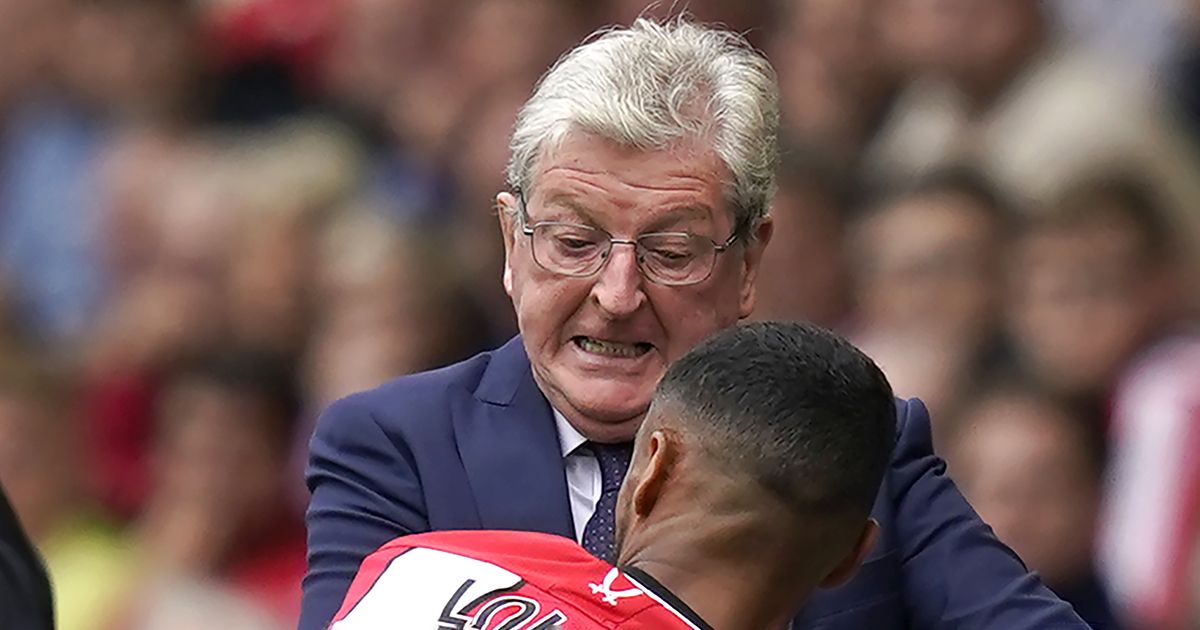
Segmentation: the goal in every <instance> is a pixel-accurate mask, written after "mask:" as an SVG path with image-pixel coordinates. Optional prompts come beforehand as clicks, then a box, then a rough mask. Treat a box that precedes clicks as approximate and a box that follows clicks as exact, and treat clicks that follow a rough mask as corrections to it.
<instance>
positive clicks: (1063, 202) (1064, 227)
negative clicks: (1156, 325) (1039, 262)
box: [1024, 168, 1180, 261]
mask: <svg viewBox="0 0 1200 630" xmlns="http://www.w3.org/2000/svg"><path fill="white" fill-rule="evenodd" d="M1114 219H1115V220H1117V221H1119V222H1121V223H1123V224H1125V225H1127V226H1128V227H1130V228H1131V229H1133V230H1134V232H1135V233H1136V235H1137V239H1138V250H1139V253H1140V254H1141V255H1142V256H1143V258H1144V259H1146V260H1155V261H1161V260H1170V259H1172V258H1174V257H1175V256H1176V255H1178V253H1179V251H1178V250H1179V247H1180V244H1179V242H1178V240H1177V238H1178V230H1176V228H1175V226H1174V224H1173V221H1172V218H1171V217H1170V215H1169V212H1168V210H1167V205H1166V202H1165V200H1164V199H1163V197H1162V195H1161V193H1160V191H1159V190H1158V189H1157V188H1155V187H1154V185H1153V184H1152V183H1151V182H1150V181H1148V180H1147V179H1146V178H1144V177H1141V176H1139V175H1137V174H1136V173H1134V172H1132V171H1131V170H1126V169H1120V168H1114V169H1110V170H1107V171H1098V172H1095V173H1091V174H1089V175H1087V176H1085V177H1081V178H1080V179H1078V180H1077V181H1075V182H1074V183H1073V184H1072V185H1070V186H1068V187H1067V188H1066V189H1065V190H1064V191H1063V192H1062V194H1061V195H1059V197H1058V198H1057V199H1056V200H1055V202H1054V203H1053V204H1052V205H1051V208H1050V211H1049V212H1047V213H1045V214H1043V215H1040V216H1036V217H1033V218H1031V219H1030V220H1029V221H1028V222H1027V223H1026V225H1025V230H1024V232H1025V233H1045V232H1062V231H1070V230H1074V229H1076V228H1079V227H1082V226H1092V225H1097V224H1102V223H1105V222H1110V221H1112V220H1114Z"/></svg>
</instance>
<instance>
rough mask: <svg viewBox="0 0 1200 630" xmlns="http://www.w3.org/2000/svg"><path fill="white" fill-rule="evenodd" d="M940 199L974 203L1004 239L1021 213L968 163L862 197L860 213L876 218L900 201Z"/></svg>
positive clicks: (953, 165) (984, 175) (944, 167)
mask: <svg viewBox="0 0 1200 630" xmlns="http://www.w3.org/2000/svg"><path fill="white" fill-rule="evenodd" d="M940 196H950V197H956V198H960V199H967V200H969V201H971V202H972V203H973V205H974V206H975V207H976V208H978V209H979V210H980V211H981V212H983V213H984V215H986V216H987V218H988V219H990V220H991V222H992V223H993V224H995V226H996V227H997V229H998V231H999V233H1000V235H1001V236H1002V237H1007V236H1008V235H1009V234H1011V233H1012V232H1013V231H1014V226H1015V225H1016V224H1017V222H1018V221H1017V218H1018V217H1019V216H1020V215H1021V214H1022V212H1021V210H1020V208H1018V206H1017V204H1016V203H1015V202H1014V201H1013V200H1012V199H1010V198H1009V197H1007V196H1005V195H1004V193H1002V192H1001V191H1000V188H999V187H998V186H997V185H996V183H995V182H994V181H992V179H991V178H989V177H988V176H987V174H985V173H984V172H983V171H981V170H979V169H978V168H975V167H973V166H971V165H969V164H965V163H949V164H945V165H942V166H939V167H938V168H935V169H933V170H931V171H930V172H928V173H925V174H923V175H920V176H918V177H915V178H913V179H911V180H905V181H904V182H903V183H901V184H899V185H896V186H891V187H883V188H881V189H878V190H875V191H871V192H869V193H867V194H865V195H864V196H863V197H864V199H863V205H862V206H861V207H860V208H859V214H860V215H862V216H864V217H866V216H873V215H875V214H877V213H879V212H882V211H883V210H884V209H886V208H890V207H892V206H894V205H895V204H897V203H898V202H900V201H909V200H912V199H925V198H929V197H940Z"/></svg>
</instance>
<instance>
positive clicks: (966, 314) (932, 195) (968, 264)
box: [851, 168, 1012, 435]
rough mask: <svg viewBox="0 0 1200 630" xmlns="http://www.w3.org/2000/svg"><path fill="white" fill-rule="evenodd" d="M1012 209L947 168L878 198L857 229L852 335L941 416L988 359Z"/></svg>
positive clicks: (899, 386)
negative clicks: (854, 306)
mask: <svg viewBox="0 0 1200 630" xmlns="http://www.w3.org/2000/svg"><path fill="white" fill-rule="evenodd" d="M1011 213H1012V210H1011V208H1010V207H1009V204H1008V203H1007V201H1005V200H1004V199H1002V198H1001V197H1000V195H998V194H997V193H996V192H995V191H993V190H992V188H991V187H990V185H989V183H988V182H987V181H986V180H985V179H983V178H982V177H981V176H980V175H979V174H977V173H975V172H973V171H971V170H969V169H963V168H948V169H945V170H942V171H939V172H936V173H931V174H929V175H928V176H927V177H926V178H924V179H922V181H920V182H918V183H916V184H915V185H913V186H911V187H909V188H907V189H900V190H899V192H897V193H894V194H891V195H887V196H884V197H882V198H881V199H880V200H879V201H877V202H875V203H873V204H872V205H871V206H870V207H868V208H867V210H866V213H865V214H864V215H863V216H862V217H860V218H859V219H858V220H857V221H856V225H855V226H854V229H853V234H852V236H851V238H852V248H851V269H852V271H853V274H854V275H853V278H854V286H855V299H856V302H857V304H856V307H857V310H856V319H855V321H854V322H853V323H852V325H851V335H852V337H853V338H854V339H855V340H856V342H857V343H859V344H861V346H862V347H863V348H864V350H866V351H867V352H868V353H869V354H871V356H872V357H873V358H875V359H876V360H877V361H879V362H880V365H881V366H882V367H883V369H884V371H885V372H887V374H888V376H889V378H890V379H892V380H893V386H894V387H895V388H896V391H897V392H900V393H901V394H902V395H920V396H921V397H922V398H923V399H924V400H925V402H926V404H928V405H929V406H930V408H931V411H932V417H933V418H935V420H934V422H935V427H934V431H935V435H936V434H937V433H938V431H939V427H938V426H937V424H936V423H938V422H939V421H938V420H937V418H945V417H946V416H947V415H949V411H950V408H951V407H952V406H953V404H954V402H955V398H956V392H957V391H958V390H959V389H960V388H961V387H963V386H964V385H965V384H966V382H968V380H967V379H970V375H971V374H972V373H973V372H975V371H978V370H980V369H982V368H983V367H984V364H985V363H986V362H987V361H989V360H990V359H991V358H992V354H993V353H994V351H995V347H996V340H997V335H998V331H999V325H1000V310H1001V309H1000V303H1001V302H1000V299H1001V297H1002V295H1001V294H1000V291H999V284H1000V280H1001V278H1002V266H1001V264H1000V261H1001V260H1002V257H1003V255H1004V253H1005V251H1006V249H1007V241H1008V234H1009V230H1010V223H1011V221H1010V215H1011Z"/></svg>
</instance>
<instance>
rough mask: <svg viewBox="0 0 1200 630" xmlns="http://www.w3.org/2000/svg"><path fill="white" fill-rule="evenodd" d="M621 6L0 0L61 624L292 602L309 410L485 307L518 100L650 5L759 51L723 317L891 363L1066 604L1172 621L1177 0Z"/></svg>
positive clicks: (41, 527) (508, 324) (1193, 45)
mask: <svg viewBox="0 0 1200 630" xmlns="http://www.w3.org/2000/svg"><path fill="white" fill-rule="evenodd" d="M647 4H648V2H647V0H590V1H589V0H192V1H191V2H188V1H186V0H0V483H2V484H3V486H4V488H5V491H6V492H7V493H8V494H9V496H10V497H11V499H12V501H13V503H14V507H15V508H16V510H17V512H18V514H19V516H20V518H21V520H22V523H23V524H24V526H25V527H26V529H27V530H28V531H29V533H30V535H31V536H32V538H33V539H34V540H35V542H36V544H37V545H38V547H39V549H40V550H41V551H42V553H43V554H44V556H45V559H46V562H47V564H48V567H49V570H50V572H51V575H52V579H53V582H54V586H55V590H56V605H57V610H58V616H59V622H60V627H61V628H62V629H63V630H89V629H95V630H117V629H125V628H129V629H138V630H141V629H146V630H150V629H159V628H170V629H172V630H179V629H183V630H187V629H188V628H214V627H219V628H229V629H234V630H237V629H242V628H245V629H264V630H269V629H273V628H288V627H294V625H295V620H296V617H297V614H298V609H299V597H300V591H299V580H300V577H301V576H302V575H303V572H304V529H303V521H302V512H303V508H304V505H305V502H306V499H307V497H306V493H305V490H304V487H303V481H302V471H303V465H304V457H305V452H306V445H307V438H308V435H309V434H310V432H311V427H312V423H313V422H314V420H315V417H316V415H317V413H319V412H320V410H321V409H323V408H324V406H325V405H327V404H328V403H329V402H331V401H332V400H334V399H336V398H338V397H340V396H343V395H346V394H348V393H350V392H353V391H356V390H359V389H363V388H367V387H371V386H373V385H376V384H378V383H381V382H383V381H384V380H387V379H389V378H391V377H394V376H397V375H401V374H405V373H411V372H414V371H419V370H424V369H428V368H432V367H436V366H440V365H445V364H447V363H449V362H452V361H455V360H457V359H460V358H464V357H466V356H469V355H471V354H473V353H475V352H478V351H480V350H484V349H488V348H491V347H494V346H495V345H498V344H499V343H501V342H503V341H504V340H505V339H507V338H508V337H509V336H510V335H512V334H514V332H515V323H514V320H513V316H512V310H511V306H510V305H509V304H508V303H507V301H506V300H507V298H506V296H505V295H504V293H503V290H502V287H501V283H500V273H501V264H502V248H501V240H500V238H499V233H498V224H497V221H496V216H495V211H494V207H493V205H494V196H495V194H496V192H498V191H500V190H502V188H503V186H504V178H503V168H504V163H505V160H506V158H507V149H506V146H507V136H508V133H509V130H510V126H511V124H512V121H513V118H514V115H515V112H516V110H517V108H518V107H519V106H520V104H521V103H522V102H523V101H524V99H525V98H526V97H527V96H528V94H529V93H530V91H531V89H532V86H533V85H534V83H535V82H536V80H537V78H538V77H539V76H540V74H541V73H542V72H543V71H544V70H545V69H546V68H547V67H548V65H549V64H551V63H552V62H553V61H554V59H555V58H556V57H557V56H558V55H559V54H560V53H561V52H563V51H564V50H566V49H567V48H568V47H570V46H571V45H572V44H573V43H575V42H577V41H579V40H580V39H581V38H583V37H585V36H587V34H589V33H590V32H593V31H594V30H596V29H597V28H599V27H601V26H604V25H607V24H614V23H628V22H629V21H630V20H632V19H633V18H634V17H636V16H637V15H639V14H643V13H644V14H646V15H655V16H665V15H669V14H671V13H676V12H678V11H679V10H681V9H684V8H686V9H687V10H688V11H690V13H691V14H692V15H694V16H695V17H696V18H698V19H700V20H702V21H705V22H717V23H722V24H725V25H728V26H729V27H731V28H734V29H736V30H738V31H741V32H744V33H746V34H747V36H748V38H749V39H750V40H751V41H752V43H754V45H756V46H757V47H759V48H760V49H761V50H763V51H764V52H766V53H767V55H768V57H769V58H770V59H771V61H772V63H773V65H774V66H775V68H776V71H777V72H778V74H779V80H780V85H781V90H782V96H783V106H784V108H783V109H784V111H783V125H784V134H783V138H782V143H783V146H784V156H783V163H782V165H781V170H780V181H779V192H778V195H777V199H776V202H775V204H774V206H773V210H772V213H773V215H774V217H775V221H776V230H775V236H774V239H773V242H772V243H771V245H770V247H768V249H767V258H768V260H767V261H766V264H764V266H763V275H762V277H761V281H760V295H759V301H760V303H759V308H758V310H757V316H758V317H761V318H775V319H779V318H785V319H793V318H794V319H807V320H812V321H815V322H817V323H819V324H822V325H825V326H828V327H831V328H834V329H836V330H838V331H840V332H842V333H843V334H845V335H847V336H849V337H850V338H851V339H852V340H853V341H855V342H856V343H857V344H859V345H860V346H861V347H862V348H864V349H865V350H867V351H868V353H869V354H871V355H872V356H873V357H875V358H876V360H877V361H878V362H879V363H880V365H881V366H882V367H883V368H884V369H885V371H887V372H888V374H889V376H890V377H891V379H892V381H893V384H894V386H895V389H896V391H897V392H898V393H899V394H901V395H904V396H906V397H907V396H920V397H921V398H922V399H923V400H924V401H925V402H926V404H927V405H928V406H929V407H930V409H931V412H932V417H933V419H934V423H935V426H934V433H935V435H934V438H935V443H936V445H937V447H938V449H939V451H940V452H941V453H942V454H943V456H944V457H945V458H946V459H947V461H948V466H949V469H950V471H951V473H952V474H953V475H954V477H955V479H956V481H957V482H958V483H959V485H960V487H961V488H962V490H963V492H964V493H965V494H966V495H967V496H968V498H969V499H970V500H971V502H972V504H973V505H974V506H975V507H976V509H977V510H978V511H979V512H980V514H981V515H982V516H983V518H984V519H985V520H986V521H987V522H988V523H989V524H991V525H992V527H993V528H994V529H995V531H996V533H997V535H998V536H1000V537H1001V539H1003V540H1004V541H1006V542H1007V543H1009V544H1010V545H1011V546H1012V547H1013V549H1014V550H1015V551H1016V552H1017V553H1018V554H1019V555H1020V556H1021V558H1022V559H1023V560H1024V561H1025V562H1026V564H1027V565H1028V566H1029V567H1030V568H1031V569H1033V570H1036V571H1037V572H1039V573H1040V574H1041V575H1042V577H1043V579H1044V580H1045V581H1046V582H1047V583H1048V584H1049V585H1050V586H1051V587H1052V588H1053V589H1054V590H1055V591H1056V592H1058V593H1059V594H1060V595H1061V596H1062V597H1064V598H1066V599H1068V600H1070V601H1071V602H1072V603H1074V604H1075V605H1076V607H1077V609H1078V610H1080V612H1081V613H1082V614H1083V615H1084V616H1085V617H1086V618H1088V619H1089V620H1091V621H1093V622H1095V623H1096V624H1097V625H1099V626H1100V627H1126V628H1135V629H1140V628H1146V629H1153V630H1160V629H1161V630H1177V629H1184V628H1200V545H1198V544H1197V542H1198V541H1200V325H1198V324H1200V318H1198V317H1197V313H1198V312H1200V311H1198V310H1197V306H1198V305H1200V299H1198V298H1200V273H1198V270H1200V255H1198V252H1200V248H1198V247H1196V244H1197V241H1198V240H1200V229H1198V226H1200V2H1196V1H1195V0H1139V1H1138V2H1129V1H1127V0H1092V1H1090V2H1086V3H1084V2H1076V1H1073V0H1060V1H1058V2H1051V1H1043V0H790V1H773V0H758V1H751V0H741V1H739V0H691V2H688V3H683V2H679V3H675V4H670V3H666V2H664V3H660V4H658V5H655V6H652V7H650V8H647V6H646V5H647ZM1104 624H1108V625H1104ZM1118 624H1120V625H1118Z"/></svg>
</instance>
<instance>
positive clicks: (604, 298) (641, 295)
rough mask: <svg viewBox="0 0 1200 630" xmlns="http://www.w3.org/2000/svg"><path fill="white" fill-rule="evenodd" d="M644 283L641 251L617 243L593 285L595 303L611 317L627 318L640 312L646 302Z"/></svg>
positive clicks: (625, 244) (629, 245)
mask: <svg viewBox="0 0 1200 630" xmlns="http://www.w3.org/2000/svg"><path fill="white" fill-rule="evenodd" d="M643 282H644V278H643V277H642V271H641V269H639V268H638V261H637V250H636V249H635V248H634V247H633V245H631V244H627V243H613V247H612V250H611V251H609V254H608V259H607V260H605V261H604V266H603V267H601V268H600V271H599V274H598V277H597V278H596V283H595V284H593V285H592V299H593V300H595V302H596V305H597V306H599V307H600V308H601V310H603V311H604V312H605V313H607V314H608V315H609V316H611V317H614V318H618V317H625V316H628V315H631V314H633V313H634V312H636V311H637V310H638V309H639V308H641V306H642V304H643V303H644V302H645V301H646V294H645V292H644V290H643V289H644V285H643Z"/></svg>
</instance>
